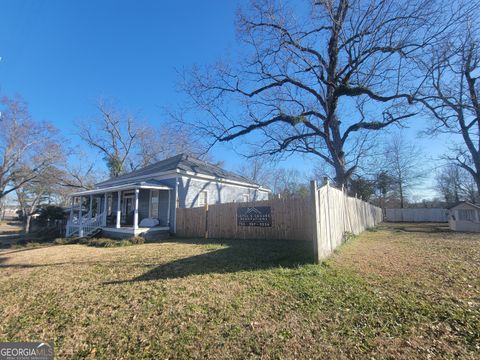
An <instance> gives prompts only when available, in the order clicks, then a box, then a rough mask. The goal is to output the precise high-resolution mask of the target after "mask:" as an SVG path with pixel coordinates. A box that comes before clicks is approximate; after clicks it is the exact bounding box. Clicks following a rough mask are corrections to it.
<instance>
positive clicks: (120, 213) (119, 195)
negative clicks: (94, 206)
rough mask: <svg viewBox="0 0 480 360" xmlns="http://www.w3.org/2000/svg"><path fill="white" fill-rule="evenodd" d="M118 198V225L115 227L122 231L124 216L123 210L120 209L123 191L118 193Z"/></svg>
mask: <svg viewBox="0 0 480 360" xmlns="http://www.w3.org/2000/svg"><path fill="white" fill-rule="evenodd" d="M117 197H118V198H117V223H116V225H115V227H116V228H117V229H120V217H121V216H122V209H120V201H121V199H122V192H121V191H119V192H118V193H117Z"/></svg>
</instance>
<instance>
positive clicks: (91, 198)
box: [88, 195, 93, 218]
mask: <svg viewBox="0 0 480 360" xmlns="http://www.w3.org/2000/svg"><path fill="white" fill-rule="evenodd" d="M92 209H93V195H90V204H89V205H88V211H89V213H90V218H91V217H92Z"/></svg>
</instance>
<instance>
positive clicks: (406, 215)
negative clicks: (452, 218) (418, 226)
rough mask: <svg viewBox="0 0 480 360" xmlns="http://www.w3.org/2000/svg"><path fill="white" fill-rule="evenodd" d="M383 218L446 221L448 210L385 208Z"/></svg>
mask: <svg viewBox="0 0 480 360" xmlns="http://www.w3.org/2000/svg"><path fill="white" fill-rule="evenodd" d="M385 220H386V221H392V222H447V221H448V210H446V209H439V208H425V209H421V208H412V209H387V210H386V214H385Z"/></svg>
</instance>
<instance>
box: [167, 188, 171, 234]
mask: <svg viewBox="0 0 480 360" xmlns="http://www.w3.org/2000/svg"><path fill="white" fill-rule="evenodd" d="M171 196H172V190H168V209H167V225H168V226H170V198H171Z"/></svg>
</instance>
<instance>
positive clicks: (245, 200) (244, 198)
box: [242, 194, 250, 202]
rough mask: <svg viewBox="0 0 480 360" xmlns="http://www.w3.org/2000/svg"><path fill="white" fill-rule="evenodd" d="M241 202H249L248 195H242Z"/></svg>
mask: <svg viewBox="0 0 480 360" xmlns="http://www.w3.org/2000/svg"><path fill="white" fill-rule="evenodd" d="M242 197H243V202H249V201H250V196H249V195H248V194H243V196H242Z"/></svg>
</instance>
